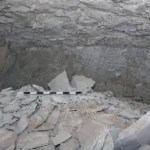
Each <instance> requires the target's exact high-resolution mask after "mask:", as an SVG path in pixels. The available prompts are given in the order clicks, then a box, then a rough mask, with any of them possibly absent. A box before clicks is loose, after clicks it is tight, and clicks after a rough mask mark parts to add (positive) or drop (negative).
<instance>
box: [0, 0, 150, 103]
mask: <svg viewBox="0 0 150 150" xmlns="http://www.w3.org/2000/svg"><path fill="white" fill-rule="evenodd" d="M149 41H150V3H149V1H147V0H142V1H141V0H124V1H122V0H26V1H24V0H1V2H0V52H2V53H3V54H1V55H0V59H1V57H2V59H1V60H0V71H1V72H0V78H1V87H7V86H13V87H20V86H23V85H25V84H28V83H36V84H40V85H42V86H43V85H46V84H47V83H48V81H50V80H51V79H52V78H53V77H55V76H56V75H57V74H59V73H60V72H62V71H63V70H64V69H66V70H67V72H68V74H69V77H71V76H72V75H74V74H83V75H86V76H88V77H91V78H93V79H94V80H95V81H96V83H97V84H96V89H97V90H99V91H101V90H111V91H113V92H114V93H115V94H116V95H122V96H135V97H136V98H138V99H146V100H148V99H149V96H150V93H149V90H150V84H149V83H150V76H149V74H150V51H149V47H150V42H149ZM4 47H5V49H7V52H6V51H4Z"/></svg>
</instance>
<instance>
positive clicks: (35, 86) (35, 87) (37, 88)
mask: <svg viewBox="0 0 150 150" xmlns="http://www.w3.org/2000/svg"><path fill="white" fill-rule="evenodd" d="M32 87H33V88H34V89H35V90H36V91H39V92H43V91H44V88H43V87H41V86H38V85H35V84H34V85H32Z"/></svg>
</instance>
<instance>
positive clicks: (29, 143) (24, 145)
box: [17, 132, 49, 150]
mask: <svg viewBox="0 0 150 150" xmlns="http://www.w3.org/2000/svg"><path fill="white" fill-rule="evenodd" d="M48 142H49V133H48V132H31V133H29V134H23V135H21V136H20V137H19V138H18V142H17V150H19V149H26V150H29V149H32V148H37V147H42V146H46V145H48Z"/></svg>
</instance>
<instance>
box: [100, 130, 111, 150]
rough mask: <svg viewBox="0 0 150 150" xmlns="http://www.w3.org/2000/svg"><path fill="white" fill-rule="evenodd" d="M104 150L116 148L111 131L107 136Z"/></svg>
mask: <svg viewBox="0 0 150 150" xmlns="http://www.w3.org/2000/svg"><path fill="white" fill-rule="evenodd" d="M102 150H114V142H113V139H112V137H111V134H110V133H109V134H108V135H107V136H106V139H105V142H104V145H103V148H102Z"/></svg>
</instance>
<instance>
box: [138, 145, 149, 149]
mask: <svg viewBox="0 0 150 150" xmlns="http://www.w3.org/2000/svg"><path fill="white" fill-rule="evenodd" d="M138 150H150V145H144V146H141V147H140V148H139V149H138Z"/></svg>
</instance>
